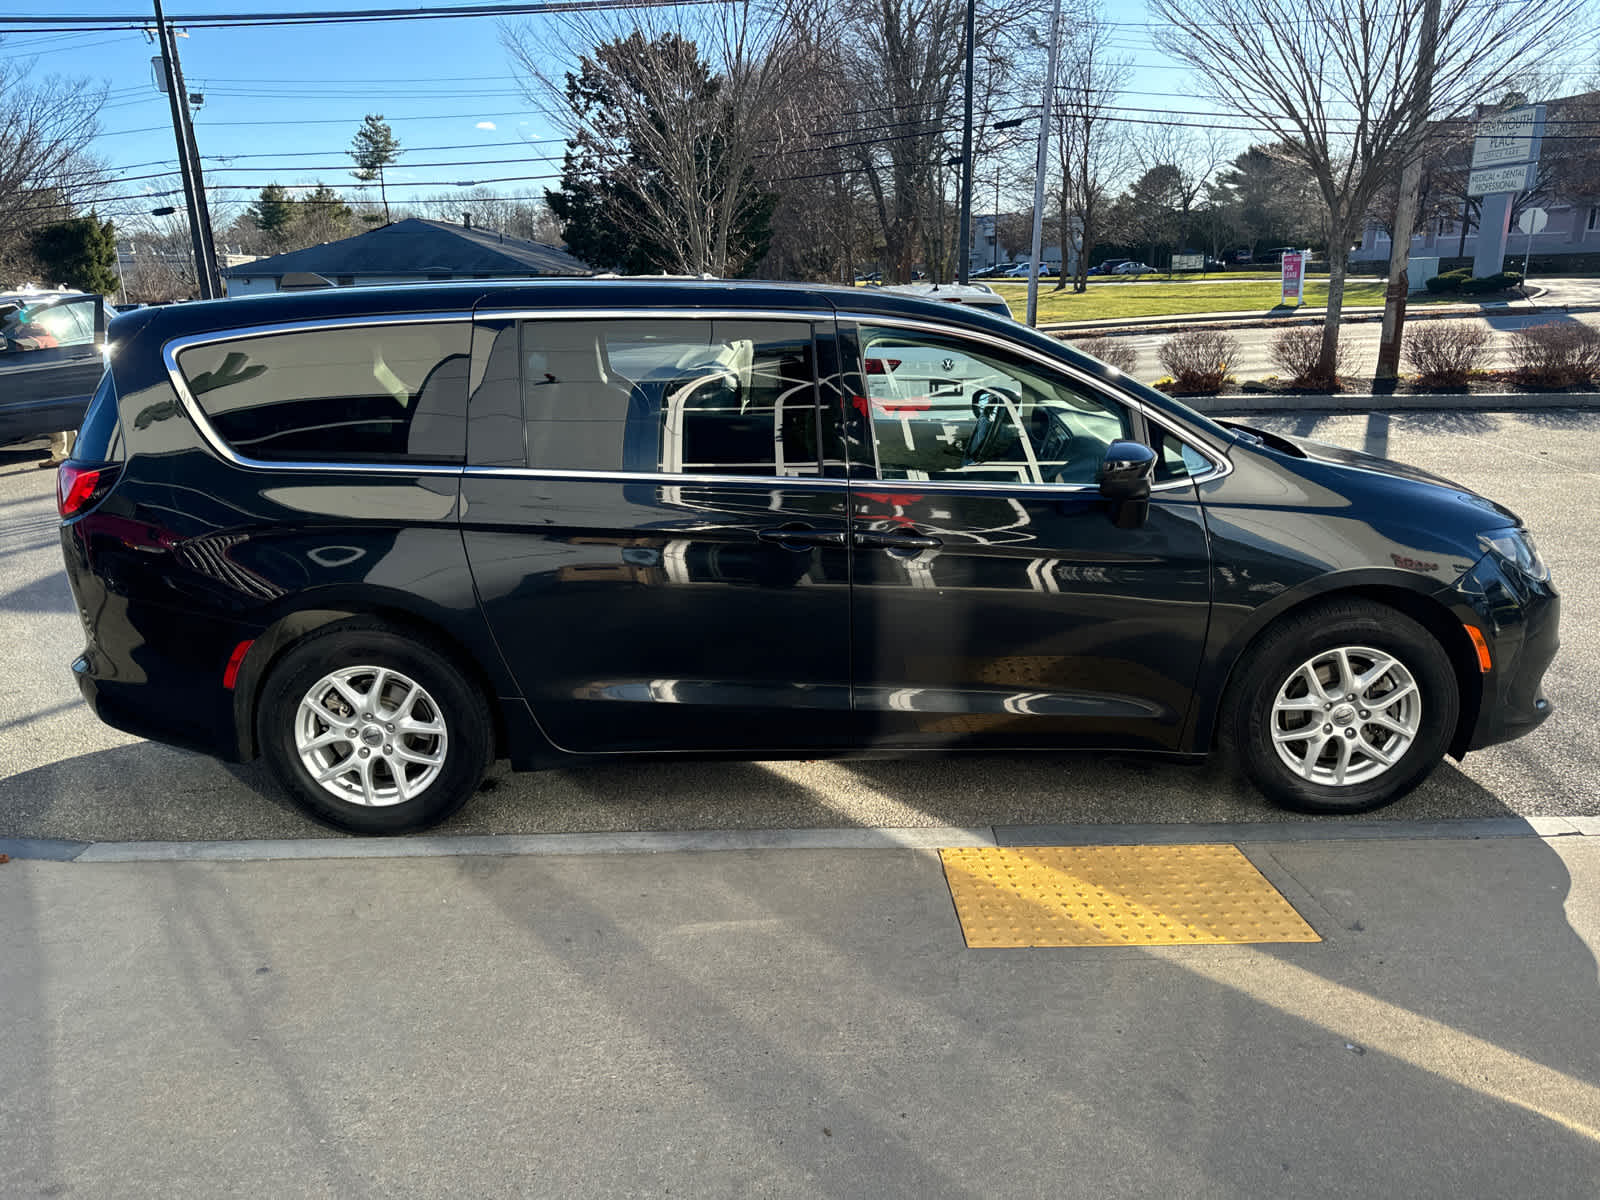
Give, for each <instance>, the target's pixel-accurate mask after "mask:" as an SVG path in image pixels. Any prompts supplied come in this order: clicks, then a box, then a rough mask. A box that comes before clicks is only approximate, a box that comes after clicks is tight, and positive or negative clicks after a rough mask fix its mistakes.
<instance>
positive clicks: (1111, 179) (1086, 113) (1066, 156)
mask: <svg viewBox="0 0 1600 1200" xmlns="http://www.w3.org/2000/svg"><path fill="white" fill-rule="evenodd" d="M1113 32H1114V30H1113V29H1112V27H1111V26H1110V25H1108V24H1107V23H1106V22H1105V20H1104V19H1103V18H1102V16H1101V13H1100V8H1099V6H1098V5H1097V4H1096V5H1091V6H1089V7H1087V8H1085V9H1082V10H1080V13H1079V16H1078V18H1077V20H1075V21H1074V22H1073V23H1072V24H1071V25H1070V26H1068V29H1067V34H1066V38H1065V41H1064V42H1063V45H1062V55H1061V65H1060V67H1059V68H1058V70H1059V77H1058V79H1057V81H1056V96H1055V104H1054V105H1053V106H1052V113H1051V120H1052V123H1053V124H1054V125H1055V127H1056V128H1055V136H1056V165H1057V167H1058V168H1059V169H1060V171H1061V189H1060V192H1059V203H1060V209H1061V228H1062V231H1063V232H1062V246H1061V254H1062V264H1061V276H1060V278H1059V280H1058V281H1057V283H1056V290H1057V291H1059V290H1061V289H1063V288H1065V287H1066V286H1067V274H1066V260H1067V258H1068V248H1067V244H1066V243H1067V240H1068V239H1069V238H1076V239H1077V240H1078V242H1079V244H1080V249H1079V252H1078V263H1077V270H1076V271H1075V272H1074V273H1073V277H1072V290H1073V291H1075V292H1082V291H1086V290H1087V289H1088V286H1089V278H1088V270H1089V254H1090V252H1091V251H1092V250H1093V249H1094V243H1095V239H1096V238H1097V237H1099V236H1100V231H1101V230H1102V229H1103V228H1104V227H1105V220H1106V215H1107V213H1108V211H1109V210H1110V208H1111V205H1112V202H1113V200H1114V199H1115V197H1116V194H1117V188H1118V187H1119V186H1120V185H1121V182H1122V179H1123V177H1124V176H1126V175H1127V173H1128V170H1129V168H1130V167H1131V166H1132V165H1133V162H1134V155H1133V152H1132V147H1131V145H1130V144H1129V139H1128V135H1127V126H1125V125H1123V124H1121V123H1120V122H1118V121H1116V120H1114V119H1113V118H1114V117H1115V115H1116V110H1115V105H1116V102H1117V97H1118V95H1120V94H1121V92H1122V91H1123V89H1124V88H1126V87H1127V86H1128V79H1129V78H1130V76H1131V75H1132V73H1133V63H1132V61H1131V60H1130V59H1128V58H1125V57H1120V56H1117V55H1116V54H1115V53H1114V52H1113V50H1112V46H1111V37H1112V34H1113ZM1074 218H1076V222H1074Z"/></svg>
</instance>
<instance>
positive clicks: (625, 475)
mask: <svg viewBox="0 0 1600 1200" xmlns="http://www.w3.org/2000/svg"><path fill="white" fill-rule="evenodd" d="M532 319H544V320H649V319H663V320H694V319H699V320H770V321H807V322H839V323H843V322H846V321H851V322H855V323H857V324H861V323H865V324H869V325H886V326H890V327H893V328H898V329H911V330H916V331H919V332H925V333H934V334H942V335H944V336H947V337H955V338H965V339H969V340H972V341H977V342H981V343H983V344H985V345H987V346H991V347H993V348H994V349H997V350H1001V351H1009V352H1011V353H1015V354H1020V355H1021V356H1023V357H1024V358H1028V359H1031V360H1032V361H1034V362H1036V363H1038V364H1039V365H1041V366H1043V367H1047V368H1049V369H1051V370H1055V371H1060V372H1064V373H1065V374H1066V375H1068V376H1069V377H1071V378H1073V379H1075V380H1077V381H1079V382H1082V383H1083V384H1084V385H1085V386H1087V387H1089V388H1091V389H1097V390H1105V391H1110V392H1111V393H1112V394H1113V396H1114V397H1115V399H1116V401H1117V402H1118V403H1120V404H1124V405H1126V406H1127V407H1128V408H1131V409H1133V410H1134V411H1136V412H1138V413H1139V414H1140V415H1141V416H1143V417H1144V418H1145V420H1147V421H1153V422H1155V423H1156V424H1158V425H1160V426H1161V427H1162V428H1164V429H1166V430H1167V431H1168V432H1170V433H1172V434H1174V435H1176V436H1178V437H1181V438H1183V439H1184V440H1186V441H1188V442H1189V443H1190V444H1192V445H1194V446H1195V448H1196V449H1197V450H1198V451H1200V453H1201V454H1202V455H1203V456H1204V457H1205V458H1206V460H1207V461H1208V462H1210V463H1211V464H1212V470H1210V471H1207V472H1204V473H1202V474H1199V475H1190V476H1187V477H1186V478H1183V479H1173V480H1168V481H1166V482H1164V483H1158V484H1153V485H1152V486H1151V489H1150V490H1151V492H1164V491H1176V490H1178V489H1180V488H1188V487H1193V486H1195V485H1197V484H1200V483H1208V482H1212V481H1214V480H1217V479H1221V478H1223V477H1224V476H1226V475H1229V474H1231V473H1232V471H1233V464H1232V462H1230V461H1229V459H1228V457H1227V456H1226V455H1225V454H1223V453H1222V452H1221V451H1220V450H1219V449H1218V448H1217V447H1216V446H1214V445H1212V444H1211V442H1210V439H1209V438H1208V437H1206V436H1205V435H1203V434H1199V433H1197V432H1194V431H1190V430H1188V429H1185V428H1183V427H1182V426H1181V425H1178V424H1176V423H1175V422H1174V421H1173V419H1172V418H1170V417H1167V416H1166V415H1165V414H1161V413H1157V412H1154V411H1152V410H1151V408H1150V407H1149V406H1148V405H1147V404H1145V403H1144V402H1143V401H1141V400H1140V399H1139V398H1138V397H1136V396H1133V395H1130V394H1128V393H1126V392H1124V391H1121V390H1120V389H1117V388H1116V387H1114V386H1113V385H1108V384H1107V383H1106V381H1105V380H1103V379H1097V378H1096V377H1094V376H1093V375H1090V374H1088V373H1087V372H1085V371H1083V370H1081V369H1079V368H1077V367H1075V366H1073V365H1072V364H1071V363H1067V362H1063V361H1061V360H1060V359H1057V358H1053V357H1051V356H1050V355H1047V354H1043V353H1041V352H1040V351H1038V350H1036V349H1034V348H1033V347H1032V346H1028V345H1025V344H1023V343H1020V342H1014V341H1010V340H1008V339H1006V338H1003V337H999V336H997V335H995V334H991V333H987V332H985V331H982V330H976V329H968V328H966V327H964V326H952V325H946V324H943V323H942V322H938V321H933V320H928V319H926V318H916V317H904V316H897V315H890V314H878V313H868V312H857V311H839V312H835V311H832V310H821V309H764V308H759V307H752V308H664V307H657V306H644V307H640V306H630V307H613V308H551V309H540V308H507V309H479V310H476V311H463V310H450V311H444V312H437V313H381V314H374V315H367V316H351V317H326V318H319V319H315V320H300V321H282V322H274V323H270V324H265V325H241V326H238V327H235V328H232V329H221V330H211V331H208V332H204V333H194V334H185V335H184V336H182V337H176V338H172V339H170V340H168V341H167V342H165V343H164V344H163V345H162V347H161V356H162V361H163V363H164V364H165V366H166V369H167V376H168V378H169V380H170V381H171V383H172V386H173V390H174V391H175V392H176V393H177V395H178V401H179V404H180V405H181V406H182V408H183V409H184V411H185V412H186V413H187V414H188V416H189V419H190V421H192V422H193V423H194V426H195V428H196V429H198V430H199V432H200V435H201V437H202V438H204V440H205V442H206V444H207V445H208V446H210V447H211V449H213V450H214V451H216V453H217V454H218V455H219V456H221V457H222V458H223V459H225V460H226V461H228V462H230V463H233V464H234V465H235V466H239V467H245V468H247V469H250V470H257V471H288V472H307V471H310V472H328V471H361V472H368V473H373V474H381V475H463V474H474V475H489V476H494V475H499V476H507V477H519V478H539V477H547V478H553V479H580V480H581V479H595V480H606V479H612V480H623V481H633V482H642V483H652V482H666V483H739V484H748V483H764V484H769V485H770V484H773V483H782V484H793V483H796V482H804V483H819V484H829V485H840V484H842V485H848V484H851V483H914V484H916V485H917V487H918V488H919V489H920V490H925V491H935V492H938V491H950V492H966V491H994V490H995V489H997V488H1005V489H1008V490H1022V491H1028V492H1041V493H1054V494H1058V495H1059V494H1062V493H1077V494H1082V493H1093V492H1097V491H1098V490H1099V489H1098V488H1097V487H1095V486H1094V485H1093V484H1062V483H1022V482H1017V483H1010V482H1005V481H1000V480H990V481H984V482H974V483H963V482H960V481H958V480H933V479H907V480H900V479H883V478H881V477H877V478H873V479H862V478H851V479H837V480H834V479H828V478H826V477H821V478H812V477H808V476H795V475H771V476H766V475H666V474H662V473H660V472H653V473H646V472H637V473H635V472H627V471H581V470H573V471H564V470H554V469H536V468H531V467H490V466H467V465H465V464H461V465H451V464H434V463H403V462H394V463H367V462H351V461H338V460H335V461H329V462H289V461H282V460H267V459H258V458H250V457H248V456H246V455H242V454H239V453H237V452H236V451H234V450H233V449H232V448H231V447H230V446H229V445H228V444H227V443H226V442H225V441H224V440H223V439H222V436H221V435H220V434H219V433H217V431H216V429H215V428H214V427H213V426H212V424H211V422H210V420H209V419H208V418H207V417H206V415H205V413H204V411H203V410H202V409H201V408H200V405H199V402H198V401H197V400H196V399H195V397H194V395H193V394H192V393H191V392H190V391H189V386H188V383H187V381H186V380H185V379H184V377H183V372H182V371H181V370H180V369H179V366H178V356H179V355H180V354H182V353H183V352H184V351H185V350H189V349H192V348H194V347H196V346H204V345H210V344H213V343H216V342H229V341H241V340H246V339H249V338H257V337H272V336H275V335H278V334H285V333H302V332H307V331H314V330H327V329H347V328H361V327H364V326H368V325H429V324H448V323H453V322H467V323H476V322H477V321H480V320H483V321H490V320H532Z"/></svg>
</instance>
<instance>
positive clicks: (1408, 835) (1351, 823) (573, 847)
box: [0, 817, 1600, 863]
mask: <svg viewBox="0 0 1600 1200" xmlns="http://www.w3.org/2000/svg"><path fill="white" fill-rule="evenodd" d="M1493 837H1538V838H1557V837H1600V817H1485V818H1471V819H1462V820H1446V821H1383V820H1340V819H1338V818H1331V817H1330V818H1325V819H1322V820H1316V821H1295V820H1285V821H1242V822H1237V823H1223V822H1217V823H1204V824H1195V825H1189V824H1183V823H1179V822H1172V823H1167V824H1159V825H996V826H984V827H979V828H976V829H963V828H950V827H940V826H929V827H922V828H902V829H863V828H842V829H758V830H715V829H712V830H689V831H684V832H666V831H663V832H636V833H550V834H512V835H505V836H481V835H472V836H456V837H450V836H444V837H441V836H437V835H423V836H419V837H399V838H353V837H325V838H296V839H283V840H262V841H239V842H78V841H67V840H64V839H51V838H7V839H0V852H3V853H6V854H9V855H10V856H11V857H12V858H13V859H16V860H19V861H20V860H23V859H31V860H34V861H44V862H69V863H137V862H275V861H290V860H312V859H322V860H325V859H353V858H383V859H388V858H460V857H505V858H509V857H530V856H543V857H552V856H563V857H585V856H589V855H599V854H604V855H615V854H671V853H677V854H683V853H691V854H696V853H698V854H703V853H718V852H727V851H757V850H918V851H927V850H938V849H947V848H952V847H984V846H1029V845H1064V846H1075V845H1076V846H1084V845H1089V846H1093V845H1139V844H1146V843H1149V844H1159V845H1182V844H1191V843H1192V844H1216V843H1254V842H1326V841H1382V840H1384V839H1397V840H1417V839H1427V838H1432V839H1476V838H1493Z"/></svg>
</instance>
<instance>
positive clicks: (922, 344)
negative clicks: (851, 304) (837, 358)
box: [851, 325, 1130, 486]
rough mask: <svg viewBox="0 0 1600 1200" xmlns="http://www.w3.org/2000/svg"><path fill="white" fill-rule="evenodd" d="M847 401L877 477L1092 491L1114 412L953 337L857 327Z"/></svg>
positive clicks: (1121, 417) (1111, 437)
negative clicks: (852, 387) (856, 374)
mask: <svg viewBox="0 0 1600 1200" xmlns="http://www.w3.org/2000/svg"><path fill="white" fill-rule="evenodd" d="M859 337H860V351H861V381H862V384H863V386H862V387H860V388H858V394H857V395H855V396H853V397H852V398H851V405H852V408H853V409H854V420H855V422H856V424H857V425H858V426H859V427H860V429H861V432H860V434H859V436H858V440H859V441H861V442H864V443H868V446H867V447H866V448H865V453H866V454H867V455H869V456H870V457H871V458H872V459H873V461H874V462H875V464H876V467H877V474H878V477H879V478H880V479H913V480H950V481H959V482H970V483H981V482H996V483H1024V484H1041V483H1043V484H1064V485H1076V486H1090V485H1093V484H1094V482H1095V480H1096V478H1097V475H1098V473H1099V470H1100V464H1101V463H1102V462H1103V461H1104V459H1105V452H1106V448H1107V447H1108V446H1110V445H1111V443H1112V442H1115V441H1120V440H1122V439H1125V438H1127V437H1128V436H1129V428H1130V427H1129V417H1128V413H1127V410H1126V409H1124V408H1123V407H1122V406H1121V405H1119V404H1116V403H1114V402H1112V401H1109V400H1106V399H1104V398H1102V397H1100V396H1098V395H1096V394H1095V393H1093V392H1091V391H1089V390H1088V389H1087V388H1080V387H1078V386H1077V385H1075V384H1073V383H1072V382H1070V381H1069V380H1067V379H1066V378H1065V377H1063V376H1058V375H1056V374H1054V373H1053V372H1049V371H1047V370H1046V369H1044V368H1042V367H1039V366H1037V365H1035V364H1032V363H1029V362H1027V361H1025V360H1023V359H1021V358H1020V357H1014V356H1011V355H1007V354H1005V353H1003V352H999V351H991V350H989V349H987V348H979V347H977V346H975V345H972V344H969V343H967V342H965V341H962V340H961V339H959V338H954V337H947V336H944V335H940V334H931V333H921V332H909V331H905V330H898V329H888V328H874V327H872V326H866V325H864V326H862V327H861V328H860V333H859Z"/></svg>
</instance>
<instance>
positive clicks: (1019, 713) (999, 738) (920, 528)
mask: <svg viewBox="0 0 1600 1200" xmlns="http://www.w3.org/2000/svg"><path fill="white" fill-rule="evenodd" d="M846 328H847V335H846V339H845V340H846V344H847V346H848V347H849V348H850V349H849V354H850V356H851V361H850V362H849V363H848V364H847V374H846V376H845V378H846V381H847V384H850V383H853V386H848V387H847V389H846V390H847V391H848V392H850V393H852V395H851V396H850V398H849V401H848V403H847V407H846V414H847V417H846V419H847V422H848V424H847V428H848V430H849V441H850V444H851V447H852V457H853V459H854V464H853V466H852V475H853V476H854V479H853V482H852V488H851V504H852V541H853V549H852V560H853V561H852V572H853V580H854V588H853V597H852V614H853V634H854V682H855V689H854V691H855V695H854V699H855V705H856V709H857V716H858V719H859V720H860V722H861V725H862V730H863V735H864V737H865V738H866V740H868V741H869V742H871V743H874V744H877V745H883V746H930V747H931V746H942V745H962V744H971V745H984V744H992V745H1005V746H1040V747H1047V746H1105V747H1138V748H1147V749H1161V750H1171V749H1175V748H1177V747H1178V744H1179V739H1180V736H1181V732H1182V729H1183V725H1184V721H1185V718H1186V717H1187V714H1188V708H1189V703H1190V696H1191V692H1192V689H1193V686H1194V681H1195V675H1196V671H1197V668H1198V665H1199V661H1200V653H1201V648H1202V646H1203V644H1204V641H1205V635H1206V627H1207V622H1208V620H1209V614H1210V599H1211V597H1210V580H1209V574H1210V570H1209V561H1208V551H1207V542H1206V532H1205V522H1204V518H1203V516H1202V513H1201V510H1200V505H1199V503H1198V501H1197V499H1196V496H1195V488H1194V486H1193V484H1192V483H1191V482H1189V481H1188V478H1187V477H1188V476H1190V475H1192V474H1200V473H1203V472H1205V471H1207V470H1209V469H1212V464H1211V463H1210V462H1209V461H1208V460H1207V459H1206V458H1205V457H1204V456H1202V455H1201V454H1200V453H1199V452H1198V451H1197V450H1195V449H1194V448H1193V447H1188V446H1185V445H1184V444H1183V443H1182V441H1181V439H1179V438H1178V437H1176V436H1174V435H1172V434H1171V433H1170V432H1169V431H1166V430H1164V429H1161V428H1159V427H1157V426H1155V425H1154V423H1147V420H1146V418H1144V417H1143V416H1142V415H1141V414H1140V413H1138V412H1137V411H1135V410H1133V409H1132V408H1131V407H1129V406H1127V405H1125V404H1124V403H1121V402H1119V401H1118V400H1117V399H1115V398H1114V397H1113V396H1112V395H1110V394H1107V393H1105V392H1103V391H1101V390H1100V389H1098V388H1096V387H1094V386H1093V385H1091V384H1089V383H1087V382H1085V381H1081V380H1078V379H1077V378H1076V377H1075V376H1073V375H1072V374H1070V373H1069V372H1067V371H1066V370H1064V369H1057V368H1053V367H1051V366H1049V365H1047V364H1044V363H1042V362H1041V361H1039V360H1035V359H1033V358H1032V357H1030V356H1026V355H1023V354H1020V353H1016V352H1012V351H1008V350H1006V349H1004V348H1003V344H1002V343H1000V342H998V341H995V340H986V339H982V338H979V337H977V336H974V335H956V334H953V333H943V332H934V331H932V330H930V329H926V328H917V327H915V326H911V325H906V326H898V327H897V326H896V325H894V324H893V323H887V322H886V323H884V324H882V325H871V324H866V323H863V324H860V325H858V326H847V327H846ZM851 332H853V334H854V337H853V338H852V337H850V336H849V333H851ZM851 370H853V371H854V374H853V375H852V374H850V373H848V372H849V371H851ZM1121 439H1133V440H1140V441H1147V442H1149V441H1156V442H1159V443H1160V444H1159V445H1157V446H1156V448H1157V449H1158V451H1159V452H1160V454H1161V468H1160V471H1159V473H1158V477H1157V482H1158V485H1159V486H1158V488H1157V490H1156V491H1155V493H1154V494H1153V496H1152V502H1151V504H1150V507H1149V513H1148V516H1147V518H1146V519H1145V520H1144V521H1143V522H1142V524H1139V525H1138V526H1137V527H1136V528H1118V526H1117V523H1116V522H1115V521H1114V519H1113V516H1114V514H1113V513H1112V512H1111V506H1110V504H1109V502H1108V501H1106V500H1104V499H1102V498H1101V496H1100V495H1099V492H1098V491H1097V489H1096V487H1095V478H1096V472H1097V471H1098V469H1099V466H1100V463H1101V461H1102V460H1103V458H1104V455H1105V451H1106V448H1107V446H1109V445H1110V443H1111V442H1113V441H1116V440H1121Z"/></svg>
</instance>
